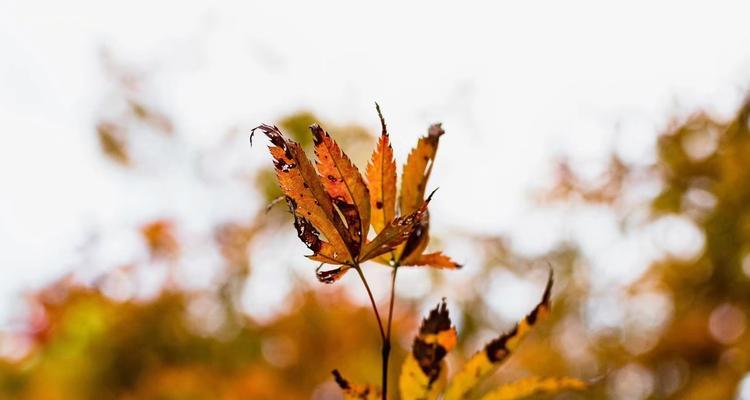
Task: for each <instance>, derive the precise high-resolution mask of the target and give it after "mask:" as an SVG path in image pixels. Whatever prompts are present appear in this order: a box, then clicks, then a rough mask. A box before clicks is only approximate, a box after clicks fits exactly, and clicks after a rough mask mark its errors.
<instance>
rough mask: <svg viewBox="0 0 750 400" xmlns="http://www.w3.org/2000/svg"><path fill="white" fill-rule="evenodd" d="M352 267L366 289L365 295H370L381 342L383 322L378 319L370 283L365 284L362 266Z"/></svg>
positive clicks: (383, 337)
mask: <svg viewBox="0 0 750 400" xmlns="http://www.w3.org/2000/svg"><path fill="white" fill-rule="evenodd" d="M354 269H355V270H356V271H357V273H358V274H359V279H361V280H362V283H363V284H364V285H365V289H366V290H367V295H368V296H369V297H370V303H371V304H372V311H373V312H375V319H377V320H378V328H379V329H380V338H381V339H383V342H385V330H384V329H383V322H382V321H381V319H380V313H379V312H378V306H377V305H375V298H374V297H373V296H372V291H371V290H370V285H368V284H367V279H365V274H363V273H362V268H360V267H359V265H356V266H355V267H354Z"/></svg>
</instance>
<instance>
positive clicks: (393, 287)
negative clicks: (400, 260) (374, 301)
mask: <svg viewBox="0 0 750 400" xmlns="http://www.w3.org/2000/svg"><path fill="white" fill-rule="evenodd" d="M397 272H398V265H396V266H394V267H393V272H392V273H391V304H390V305H389V306H388V326H387V328H386V333H385V338H386V339H388V341H390V340H391V321H392V320H393V304H394V303H395V298H396V273H397Z"/></svg>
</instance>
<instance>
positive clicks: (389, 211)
mask: <svg viewBox="0 0 750 400" xmlns="http://www.w3.org/2000/svg"><path fill="white" fill-rule="evenodd" d="M376 108H377V110H378V116H379V117H380V124H381V126H382V128H383V129H382V132H381V134H380V139H379V140H378V144H377V147H375V151H373V153H372V157H371V159H370V163H369V164H368V165H367V183H368V187H369V188H370V209H371V210H372V226H373V228H375V232H377V233H380V232H381V231H382V230H383V229H384V228H385V226H386V225H388V223H389V222H390V221H392V220H393V219H394V218H395V217H396V161H395V160H394V158H393V148H392V147H391V143H390V139H389V137H388V131H387V129H386V126H385V120H384V119H383V114H382V113H381V112H380V106H378V105H377V103H376Z"/></svg>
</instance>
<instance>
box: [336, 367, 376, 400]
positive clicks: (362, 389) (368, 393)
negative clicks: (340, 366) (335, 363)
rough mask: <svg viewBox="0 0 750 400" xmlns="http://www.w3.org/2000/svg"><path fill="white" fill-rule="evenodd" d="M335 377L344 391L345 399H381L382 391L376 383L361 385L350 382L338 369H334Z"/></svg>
mask: <svg viewBox="0 0 750 400" xmlns="http://www.w3.org/2000/svg"><path fill="white" fill-rule="evenodd" d="M333 377H334V379H335V380H336V384H338V385H339V387H340V388H341V391H343V392H344V400H380V399H381V396H382V391H381V390H380V388H378V387H377V386H375V385H360V384H352V383H349V381H347V380H346V379H344V377H342V376H341V374H340V373H339V371H338V370H335V369H334V370H333Z"/></svg>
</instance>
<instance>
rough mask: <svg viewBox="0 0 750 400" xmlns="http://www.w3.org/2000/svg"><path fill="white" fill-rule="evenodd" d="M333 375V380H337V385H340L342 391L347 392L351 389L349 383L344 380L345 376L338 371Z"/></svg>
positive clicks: (333, 372) (334, 371)
mask: <svg viewBox="0 0 750 400" xmlns="http://www.w3.org/2000/svg"><path fill="white" fill-rule="evenodd" d="M331 373H332V374H333V379H334V380H336V384H337V385H339V387H340V388H341V389H342V390H347V389H349V388H350V386H349V382H348V381H347V380H346V379H344V377H343V376H341V374H340V373H339V371H338V370H337V369H334V370H333V371H332V372H331Z"/></svg>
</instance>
